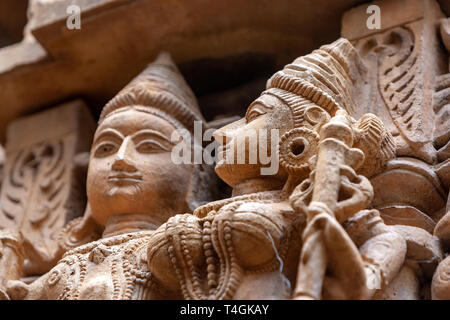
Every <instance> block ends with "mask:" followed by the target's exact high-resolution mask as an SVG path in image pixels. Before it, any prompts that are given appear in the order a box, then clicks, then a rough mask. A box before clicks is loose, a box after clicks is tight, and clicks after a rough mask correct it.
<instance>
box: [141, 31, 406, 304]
mask: <svg viewBox="0 0 450 320" xmlns="http://www.w3.org/2000/svg"><path fill="white" fill-rule="evenodd" d="M365 74H366V69H365V67H364V65H363V63H362V62H361V60H360V58H359V56H358V53H357V52H356V50H355V49H354V48H353V46H352V45H351V44H350V43H349V42H348V41H347V40H345V39H340V40H338V41H336V42H335V43H333V44H331V45H327V46H324V47H322V48H320V49H319V50H316V51H314V52H313V53H311V54H310V55H307V56H305V57H300V58H298V59H297V60H295V61H294V62H293V63H292V64H290V65H287V66H286V67H285V69H283V70H282V71H280V72H278V73H276V74H275V75H274V76H273V77H272V78H271V79H270V80H269V81H268V83H267V90H266V91H264V92H263V93H262V94H261V96H260V97H259V98H258V99H256V100H255V101H254V102H253V103H252V104H251V105H250V107H249V108H248V110H247V114H246V117H245V118H244V119H241V120H239V121H237V122H235V123H232V124H230V125H228V126H226V127H224V128H222V129H220V130H218V131H217V132H215V134H214V136H215V138H216V140H217V141H218V142H219V143H221V144H222V145H223V147H222V149H221V150H222V151H219V152H220V153H221V154H222V155H223V157H222V158H223V159H222V161H219V163H218V164H217V166H216V172H217V174H218V175H219V176H220V177H221V178H222V179H223V180H224V181H225V182H227V183H228V184H229V185H230V186H232V187H233V197H232V198H230V199H225V200H221V201H218V202H213V203H210V204H208V205H206V206H203V207H200V208H198V209H196V210H195V211H194V216H192V215H177V216H175V217H172V218H170V219H169V220H168V222H167V223H166V224H164V225H162V226H161V227H160V228H159V229H158V230H157V231H156V232H155V234H154V235H153V236H152V238H151V240H150V243H151V245H150V246H149V252H148V259H149V263H150V266H151V269H152V272H153V274H154V276H155V277H156V278H157V279H158V280H159V282H160V283H162V284H164V286H166V287H167V288H170V290H172V291H176V290H181V292H182V294H183V297H184V298H185V299H247V298H250V299H288V298H291V297H295V298H316V299H317V298H322V297H323V298H327V299H329V298H369V297H371V296H372V295H373V294H374V293H375V292H376V289H381V291H383V290H385V289H386V287H387V286H388V285H389V283H390V281H391V280H393V279H394V278H395V277H396V276H397V274H398V273H399V271H400V270H401V268H402V266H403V263H404V261H405V255H406V241H405V239H404V238H403V237H402V236H401V235H400V234H399V233H397V232H395V231H394V230H392V229H391V228H389V227H387V226H386V225H385V224H384V223H383V221H382V220H381V218H380V216H379V213H378V211H377V210H363V209H365V208H367V206H368V205H369V204H370V202H371V200H372V198H373V189H372V186H371V184H370V182H369V180H368V179H367V178H366V177H364V176H362V175H358V174H357V172H361V173H364V174H365V175H366V176H368V177H371V176H373V175H375V174H377V173H379V172H381V171H382V170H383V169H384V168H385V165H386V163H387V161H388V160H389V159H392V158H393V157H394V154H395V145H394V143H393V140H392V136H391V135H390V134H389V132H388V131H386V129H385V128H384V126H383V124H382V123H381V121H380V120H379V119H378V118H377V117H376V116H374V115H370V114H367V115H365V116H363V117H362V118H361V119H360V120H359V121H355V120H354V119H352V118H351V117H350V116H348V114H347V111H349V112H353V111H354V110H355V108H357V107H358V106H357V105H356V104H355V102H354V97H355V96H357V94H358V93H360V89H359V88H360V86H363V85H365V80H364V76H365ZM346 110H347V111H346ZM255 129H256V130H258V131H263V132H264V134H263V136H266V137H268V136H269V137H270V134H271V132H273V131H272V130H271V129H275V130H278V132H279V133H280V135H281V139H280V140H279V141H277V142H276V143H275V144H271V145H269V143H268V142H267V141H264V140H261V137H259V139H258V140H257V143H258V145H257V146H254V145H253V146H251V144H250V142H249V139H239V137H242V136H244V137H246V136H247V137H248V136H249V135H250V134H251V131H252V130H255ZM319 134H320V135H319ZM240 144H242V145H240ZM266 144H267V148H268V151H269V154H271V153H276V154H277V157H276V159H277V161H279V162H280V164H281V166H280V168H279V170H278V171H277V172H276V173H275V174H271V175H264V174H262V173H261V172H262V171H261V169H263V168H264V167H266V169H267V167H268V165H267V164H266V165H264V164H263V163H262V162H261V159H260V158H258V161H257V162H256V163H255V164H249V161H248V160H249V158H250V157H251V155H250V150H252V149H251V148H261V147H262V145H264V147H265V145H266ZM277 145H278V146H277ZM240 150H245V157H243V158H245V159H246V160H247V161H246V162H245V164H240V163H238V162H237V161H236V159H237V158H239V155H238V154H239V152H240ZM219 158H220V154H219ZM230 158H231V159H233V161H229V160H230ZM227 160H228V161H227ZM336 169H337V170H336ZM358 170H359V171H358ZM311 200H313V201H312V202H311ZM335 218H336V219H337V220H336V219H335ZM344 222H345V229H344V227H342V226H341V224H340V223H344ZM305 227H306V229H305ZM347 232H348V234H347ZM302 239H303V240H302ZM302 246H303V248H302ZM381 248H383V250H382V249H381ZM301 251H302V255H301V258H300V261H299V257H300V252H301ZM299 262H300V268H299V269H298V268H297V265H298V263H299ZM297 269H298V272H297ZM325 273H326V276H327V279H324V276H325ZM371 279H372V281H373V282H374V283H373V287H372V288H370V289H372V290H368V284H367V283H368V281H370V280H371ZM324 281H325V282H324ZM295 283H297V284H296V288H295V290H294V284H295ZM322 283H324V288H322V285H321V284H322ZM369 287H370V285H369ZM177 288H178V289H177ZM379 291H380V290H379Z"/></svg>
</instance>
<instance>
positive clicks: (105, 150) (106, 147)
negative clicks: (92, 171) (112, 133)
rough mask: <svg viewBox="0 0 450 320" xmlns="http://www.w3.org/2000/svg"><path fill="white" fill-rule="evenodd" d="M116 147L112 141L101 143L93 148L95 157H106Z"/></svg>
mask: <svg viewBox="0 0 450 320" xmlns="http://www.w3.org/2000/svg"><path fill="white" fill-rule="evenodd" d="M116 149H117V147H116V146H115V145H114V144H112V143H102V144H101V145H99V146H98V147H97V149H96V150H95V156H96V157H106V156H109V155H111V154H113V153H114V152H115V151H116Z"/></svg>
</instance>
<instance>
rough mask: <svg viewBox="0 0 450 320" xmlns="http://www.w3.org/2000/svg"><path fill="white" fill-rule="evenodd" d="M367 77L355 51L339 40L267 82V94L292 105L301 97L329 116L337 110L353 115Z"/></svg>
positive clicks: (290, 65)
mask: <svg viewBox="0 0 450 320" xmlns="http://www.w3.org/2000/svg"><path fill="white" fill-rule="evenodd" d="M366 73H367V69H366V67H365V66H364V64H363V62H362V60H361V58H360V57H359V54H358V52H357V51H356V49H355V48H354V47H353V45H352V44H351V43H350V42H349V41H348V40H347V39H344V38H340V39H338V40H336V41H335V42H333V43H332V44H328V45H324V46H322V47H320V49H317V50H314V51H313V52H312V53H310V54H308V55H306V56H302V57H299V58H297V59H295V60H294V62H292V63H291V64H288V65H286V66H285V67H284V69H283V70H281V71H278V72H277V73H275V74H274V75H273V76H272V77H271V78H270V79H269V81H268V82H267V91H266V92H267V93H269V94H273V95H275V96H279V97H281V98H282V100H284V101H291V102H293V101H294V100H295V96H297V97H298V96H301V97H303V98H305V99H307V100H309V101H311V102H313V103H315V104H317V105H318V106H320V107H322V108H323V109H325V110H326V111H328V113H330V114H331V115H334V114H335V113H336V111H337V110H338V109H339V108H342V109H344V110H346V111H347V112H349V113H350V114H352V113H353V112H354V110H355V98H356V99H357V97H358V96H360V95H361V91H362V89H361V88H362V86H363V85H364V83H365V82H366V80H365V76H366ZM297 100H298V98H297Z"/></svg>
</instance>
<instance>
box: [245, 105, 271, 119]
mask: <svg viewBox="0 0 450 320" xmlns="http://www.w3.org/2000/svg"><path fill="white" fill-rule="evenodd" d="M263 114H266V111H264V110H262V109H260V108H257V107H253V108H251V109H250V110H249V112H247V115H246V118H247V123H249V122H252V121H253V120H255V119H256V118H258V117H259V116H262V115H263Z"/></svg>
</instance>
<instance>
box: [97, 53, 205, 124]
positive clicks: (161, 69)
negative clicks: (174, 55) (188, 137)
mask: <svg viewBox="0 0 450 320" xmlns="http://www.w3.org/2000/svg"><path fill="white" fill-rule="evenodd" d="M132 106H140V107H141V109H142V107H148V108H149V109H150V108H153V109H157V110H159V111H163V112H164V113H165V114H167V115H169V116H170V117H172V118H174V119H175V120H176V121H177V122H179V123H181V124H182V125H183V126H184V127H185V128H186V129H188V130H189V131H191V132H193V130H194V121H202V122H204V119H203V117H202V115H201V113H200V110H199V107H198V104H197V99H196V98H195V96H194V93H193V92H192V90H191V89H190V88H189V86H188V84H187V83H186V81H185V80H184V78H183V76H182V75H181V73H180V71H179V70H178V68H177V66H176V65H175V64H174V62H173V61H172V59H171V57H170V55H169V54H168V53H166V52H162V53H160V54H159V56H158V57H157V58H156V60H155V61H154V62H152V63H150V64H149V65H148V66H147V68H145V70H144V71H142V72H141V73H140V74H139V75H138V76H137V77H136V78H134V79H133V80H132V81H131V82H130V83H129V84H128V85H127V86H126V87H125V88H123V89H122V90H121V91H120V92H119V93H118V94H117V95H116V96H115V97H114V98H113V99H112V100H111V101H109V102H108V103H107V104H106V106H105V107H104V108H103V110H102V113H101V115H100V122H102V121H103V120H104V119H105V118H106V117H107V116H108V115H110V114H112V113H114V112H116V111H118V110H119V109H122V108H125V107H132Z"/></svg>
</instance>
